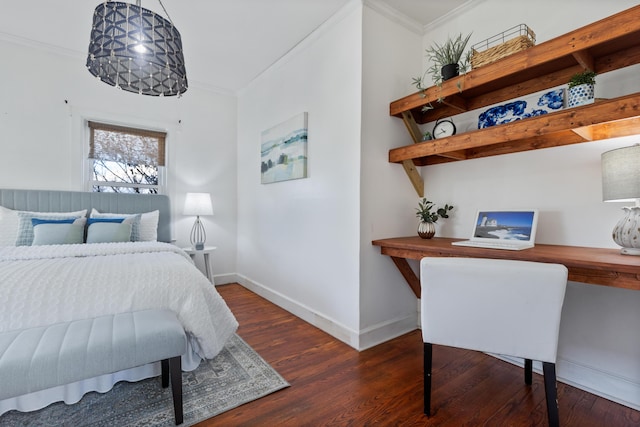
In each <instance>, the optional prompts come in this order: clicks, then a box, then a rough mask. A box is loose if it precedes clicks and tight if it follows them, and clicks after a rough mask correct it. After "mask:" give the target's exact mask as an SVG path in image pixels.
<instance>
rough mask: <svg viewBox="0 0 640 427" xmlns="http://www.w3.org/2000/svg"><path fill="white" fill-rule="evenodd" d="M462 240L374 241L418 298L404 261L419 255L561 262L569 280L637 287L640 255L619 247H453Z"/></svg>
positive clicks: (414, 238)
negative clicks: (519, 249)
mask: <svg viewBox="0 0 640 427" xmlns="http://www.w3.org/2000/svg"><path fill="white" fill-rule="evenodd" d="M456 240H462V239H448V238H442V237H435V238H433V239H421V238H420V237H418V236H411V237H394V238H391V239H380V240H374V241H373V242H372V243H373V244H374V245H376V246H380V252H381V253H382V254H383V255H388V256H390V257H391V259H392V260H393V262H394V263H395V265H396V267H398V270H400V273H402V275H403V276H404V278H405V280H406V281H407V283H408V284H409V286H410V287H411V289H412V290H413V292H414V293H415V294H416V296H417V297H418V298H420V279H419V278H418V277H417V276H416V274H415V273H414V272H413V270H412V269H411V267H410V266H409V263H408V262H407V260H409V259H415V260H420V259H421V258H423V257H427V256H429V257H472V258H495V259H516V260H521V261H537V262H551V263H557V264H564V265H565V266H566V267H567V268H568V269H569V280H572V281H575V282H582V283H591V284H594V285H603V286H612V287H615V288H626V289H634V290H640V256H630V255H621V254H620V250H619V249H602V248H586V247H580V246H561V245H538V244H536V246H535V247H534V248H531V249H525V250H522V251H508V250H501V249H485V248H470V247H464V246H453V245H451V242H454V241H456Z"/></svg>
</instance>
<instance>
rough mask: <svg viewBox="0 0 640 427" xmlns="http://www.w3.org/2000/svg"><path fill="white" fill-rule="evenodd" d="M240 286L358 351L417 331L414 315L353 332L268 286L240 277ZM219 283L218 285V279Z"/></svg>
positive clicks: (238, 277) (238, 280)
mask: <svg viewBox="0 0 640 427" xmlns="http://www.w3.org/2000/svg"><path fill="white" fill-rule="evenodd" d="M237 283H239V284H240V285H242V286H244V287H245V288H247V289H249V290H250V291H252V292H254V293H256V294H258V295H260V296H261V297H263V298H265V299H266V300H268V301H270V302H272V303H273V304H275V305H277V306H279V307H281V308H283V309H284V310H287V311H288V312H289V313H291V314H293V315H294V316H296V317H299V318H300V319H302V320H304V321H305V322H307V323H310V324H311V325H313V326H315V327H316V328H318V329H320V330H322V331H324V332H326V333H328V334H329V335H331V336H332V337H334V338H336V339H338V340H340V341H342V342H344V343H346V344H348V345H350V346H351V347H353V348H355V349H356V350H364V349H366V348H369V347H373V346H375V345H377V344H380V343H382V342H385V341H388V340H390V339H392V338H395V337H397V336H400V335H402V334H405V333H407V332H410V331H412V330H414V329H416V319H415V317H414V316H409V317H405V318H398V319H393V320H391V321H388V322H385V323H382V324H379V325H375V326H372V327H370V328H367V329H366V330H364V331H360V332H358V331H354V330H352V329H350V328H348V327H346V326H344V325H342V324H340V323H339V322H336V321H335V320H333V319H331V318H329V317H327V316H325V315H323V314H321V313H318V312H316V311H314V310H312V309H311V308H309V307H307V306H305V305H304V304H301V303H299V302H298V301H294V300H292V299H291V298H289V297H287V296H285V295H283V294H281V293H279V292H277V291H274V290H273V289H270V288H269V287H267V286H265V285H263V284H261V283H258V282H256V281H254V280H251V279H249V278H248V277H246V276H243V275H240V274H239V275H237ZM216 284H218V282H217V279H216Z"/></svg>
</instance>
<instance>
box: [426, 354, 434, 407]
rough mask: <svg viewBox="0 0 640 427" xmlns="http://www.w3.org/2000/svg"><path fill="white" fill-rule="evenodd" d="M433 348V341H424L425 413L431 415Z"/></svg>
mask: <svg viewBox="0 0 640 427" xmlns="http://www.w3.org/2000/svg"><path fill="white" fill-rule="evenodd" d="M432 364H433V349H432V345H431V343H427V342H426V343H424V413H425V415H426V416H427V417H430V416H431V366H432Z"/></svg>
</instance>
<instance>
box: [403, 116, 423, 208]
mask: <svg viewBox="0 0 640 427" xmlns="http://www.w3.org/2000/svg"><path fill="white" fill-rule="evenodd" d="M402 121H403V122H404V124H405V126H406V127H407V130H408V131H409V134H410V135H411V138H412V139H413V143H414V144H417V143H418V142H422V131H421V130H420V127H419V126H418V124H417V123H416V120H415V118H414V117H413V113H412V112H411V110H408V111H403V112H402ZM402 167H403V168H404V171H405V172H406V173H407V176H408V177H409V180H410V181H411V184H413V188H415V190H416V192H417V193H418V196H420V197H424V180H423V179H422V176H420V172H418V169H416V165H415V164H414V163H413V160H403V161H402Z"/></svg>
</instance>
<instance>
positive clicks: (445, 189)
mask: <svg viewBox="0 0 640 427" xmlns="http://www.w3.org/2000/svg"><path fill="white" fill-rule="evenodd" d="M636 4H637V2H636V1H624V0H618V1H615V2H601V1H598V0H589V1H586V2H585V1H584V0H583V1H573V0H570V1H562V2H559V1H551V0H544V1H538V2H525V1H505V0H482V1H478V2H475V3H473V4H472V6H471V7H468V8H465V9H462V10H461V11H460V12H459V13H457V14H455V15H453V16H450V17H449V19H447V20H446V21H443V22H442V23H441V24H440V25H438V26H434V27H432V28H429V30H428V31H427V33H426V35H425V37H424V45H423V48H426V47H427V46H429V45H430V44H431V41H437V42H442V41H443V40H444V39H445V38H446V36H447V35H448V34H457V33H458V32H462V33H465V34H466V33H467V32H468V31H470V30H473V36H472V39H471V43H472V44H473V43H475V42H477V41H480V40H482V39H484V38H487V37H489V36H492V35H494V34H496V33H498V32H500V31H502V30H504V29H507V28H509V27H511V26H513V25H516V24H519V23H526V24H527V25H529V26H530V27H531V28H532V29H533V30H534V31H535V32H536V34H537V40H538V44H539V43H541V42H543V41H546V40H549V39H551V38H553V37H556V36H559V35H562V34H564V33H566V32H569V31H571V30H573V29H576V28H579V27H581V26H583V25H586V24H589V23H591V22H594V21H597V20H599V19H602V18H604V17H606V16H609V15H612V14H614V13H616V12H619V11H621V10H624V9H626V8H629V7H632V6H635V5H636ZM576 10H579V11H580V13H575V11H576ZM551 11H552V12H551ZM425 68H426V67H425ZM637 76H638V67H637V66H634V67H632V68H630V69H627V70H623V71H618V72H614V73H610V74H608V75H602V76H600V77H598V83H597V85H596V96H597V97H603V98H607V97H614V96H618V95H620V94H622V93H632V92H638V91H640V80H638V78H637ZM455 120H456V123H458V124H459V125H461V126H459V127H462V128H463V129H465V128H467V127H468V126H473V120H471V119H470V118H469V115H467V116H466V117H456V118H455ZM638 142H640V136H634V137H627V138H620V139H614V140H608V141H599V142H592V143H586V144H579V145H574V146H566V147H558V148H551V149H544V150H538V151H531V152H525V153H517V154H509V155H502V156H497V157H491V158H486V159H477V160H470V161H464V162H456V163H451V164H446V165H438V166H429V167H424V168H422V171H421V172H422V174H423V178H424V180H425V193H426V194H427V195H428V197H429V198H430V199H431V200H435V201H437V202H439V203H451V204H454V205H455V206H456V207H457V208H456V211H455V214H454V216H453V218H452V219H451V220H448V221H447V222H446V224H445V225H444V226H443V227H442V228H441V230H440V232H439V234H440V235H441V236H448V237H466V236H468V234H469V233H470V228H469V226H470V221H471V220H472V219H471V218H473V215H474V213H475V210H476V209H478V208H506V207H513V208H519V207H535V208H538V209H540V211H541V213H540V222H539V225H538V236H537V239H536V240H537V241H538V242H539V243H549V244H565V245H575V246H595V247H611V248H613V247H616V245H615V243H614V242H613V241H612V240H611V230H612V229H613V226H614V225H615V223H616V222H617V221H618V219H619V218H621V216H622V212H621V210H620V208H621V206H622V205H621V204H605V203H603V202H602V201H601V200H602V195H601V175H600V155H601V153H603V152H605V151H607V150H610V149H613V148H617V147H622V146H629V145H632V144H634V143H638ZM398 168H400V166H398ZM405 185H406V186H410V185H411V184H410V183H409V181H408V180H407V182H406V183H405ZM565 301H566V302H565V307H564V311H563V319H562V328H561V334H560V343H559V362H558V376H559V377H561V378H563V379H564V380H565V381H567V382H569V383H572V384H575V385H578V386H579V387H581V388H585V389H587V390H592V391H594V392H595V393H597V394H600V395H603V396H605V397H610V398H612V399H613V400H617V401H620V402H622V403H624V404H627V405H629V406H632V407H636V408H638V407H640V336H639V335H638V333H637V327H638V325H640V310H638V306H640V292H635V291H629V290H623V289H612V288H607V287H604V286H594V285H586V284H580V283H570V286H569V289H568V291H567V295H566V300H565Z"/></svg>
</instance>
